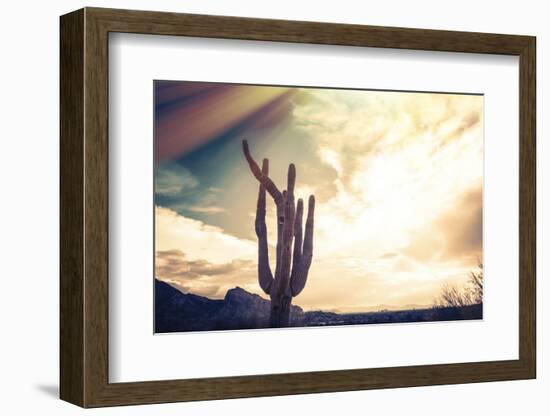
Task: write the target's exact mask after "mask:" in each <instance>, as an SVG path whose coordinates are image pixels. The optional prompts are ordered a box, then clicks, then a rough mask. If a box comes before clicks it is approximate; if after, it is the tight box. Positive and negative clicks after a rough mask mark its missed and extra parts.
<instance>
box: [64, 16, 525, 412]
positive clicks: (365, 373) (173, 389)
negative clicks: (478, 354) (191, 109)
mask: <svg viewBox="0 0 550 416" xmlns="http://www.w3.org/2000/svg"><path fill="white" fill-rule="evenodd" d="M60 29H61V45H60V46H61V51H60V52H61V61H60V63H61V96H60V97H61V121H60V123H61V155H60V156H61V157H60V159H61V177H60V186H61V200H60V204H61V218H60V220H61V243H60V261H61V267H60V279H61V286H60V296H61V301H60V342H61V346H60V361H61V363H60V379H61V382H60V383H61V385H60V396H61V399H63V400H66V401H68V402H71V403H74V404H76V405H79V406H82V407H101V406H115V405H132V404H146V403H163V402H178V401H191V400H213V399H226V398H237V397H258V396H270V395H287V394H303V393H321V392H338V391H351V390H363V389H379V388H397V387H410V386H425V385H440V384H454V383H473V382H487V381H499V380H518V379H530V378H535V377H536V332H535V331H536V325H535V322H536V321H535V319H536V317H535V311H536V305H535V300H536V296H535V282H536V277H535V265H536V255H535V252H536V178H535V172H536V170H535V159H536V158H535V156H536V150H535V127H536V123H535V121H536V119H535V106H536V97H535V52H536V46H535V45H536V43H535V38H534V37H531V36H517V35H501V34H486V33H468V32H452V31H439V30H422V29H404V28H393V27H377V26H362V25H344V24H328V23H314V22H296V21H284V20H263V19H252V18H239V17H225V16H206V15H190V14H177V13H164V12H148V11H130V10H114V9H100V8H85V9H81V10H78V11H75V12H72V13H69V14H67V15H64V16H62V17H61V21H60ZM110 32H126V33H141V34H154V35H174V36H192V37H206V38H224V39H243V40H262V41H277V42H297V43H311V44H330V45H346V46H358V47H361V46H368V47H380V48H396V49H416V50H430V51H448V52H469V53H480V54H503V55H515V56H518V57H519V67H520V80H519V103H520V105H519V109H518V111H519V120H520V130H519V135H520V136H519V137H520V142H519V155H520V156H519V157H520V159H519V160H520V177H519V190H518V192H519V195H520V197H519V201H520V206H519V213H520V216H519V218H520V220H519V261H520V264H519V359H518V360H507V361H490V362H472V363H458V364H437V365H415V366H406V367H390V368H365V369H354V370H338V371H322V372H321V371H320V372H307V373H288V374H265V375H253V376H237V377H219V378H203V379H181V380H170V381H146V382H132V383H109V379H108V360H109V354H108V287H109V285H108V281H109V280H108V279H109V277H108V223H109V215H108V171H109V167H108V140H109V139H108V65H109V62H108V35H109V33H110Z"/></svg>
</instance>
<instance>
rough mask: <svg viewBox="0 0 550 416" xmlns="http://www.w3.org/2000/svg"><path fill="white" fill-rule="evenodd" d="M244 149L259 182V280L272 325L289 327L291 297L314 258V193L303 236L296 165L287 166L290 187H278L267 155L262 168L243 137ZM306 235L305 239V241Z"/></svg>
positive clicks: (257, 217)
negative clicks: (271, 207) (270, 227)
mask: <svg viewBox="0 0 550 416" xmlns="http://www.w3.org/2000/svg"><path fill="white" fill-rule="evenodd" d="M243 152H244V155H245V158H246V160H247V162H248V165H249V167H250V170H251V171H252V174H253V175H254V176H255V177H256V179H257V180H258V182H259V183H260V189H259V192H258V203H257V206H256V223H255V229H256V236H257V237H258V282H259V284H260V287H261V288H262V290H263V291H264V292H265V293H266V294H267V295H269V296H270V298H271V316H270V326H271V327H274V328H280V327H287V326H290V325H291V322H290V305H291V303H292V298H293V297H295V296H298V294H300V292H301V291H302V290H303V289H304V287H305V285H306V282H307V277H308V273H309V268H310V266H311V262H312V258H313V228H314V227H313V225H314V224H313V217H314V212H315V197H314V196H313V195H311V196H310V197H309V201H308V214H307V220H306V225H305V231H304V235H303V236H302V216H303V201H302V200H301V199H298V201H297V202H295V200H294V185H295V182H296V168H295V167H294V165H293V164H290V166H289V167H288V179H287V188H286V190H283V191H282V192H281V191H279V189H278V188H277V186H276V185H275V183H274V182H273V181H272V180H271V179H270V178H269V160H268V159H264V160H263V163H262V169H261V170H260V167H259V166H258V164H257V163H256V161H255V160H254V159H253V158H252V156H251V154H250V150H249V148H248V143H247V142H246V140H244V141H243ZM266 192H267V193H269V195H270V196H271V197H272V198H273V201H274V202H275V206H276V209H277V246H276V256H277V258H276V263H275V276H273V274H272V272H271V266H270V264H269V253H268V240H267V227H266V224H265V216H266ZM302 237H303V241H302Z"/></svg>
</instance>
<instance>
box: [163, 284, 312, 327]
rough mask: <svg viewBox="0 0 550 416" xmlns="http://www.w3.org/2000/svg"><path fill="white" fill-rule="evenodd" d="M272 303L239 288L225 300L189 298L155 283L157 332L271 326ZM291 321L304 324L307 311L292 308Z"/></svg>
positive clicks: (187, 295) (232, 291) (174, 289)
mask: <svg viewBox="0 0 550 416" xmlns="http://www.w3.org/2000/svg"><path fill="white" fill-rule="evenodd" d="M269 311H270V302H269V301H268V300H266V299H263V298H262V297H260V296H258V295H256V294H253V293H249V292H247V291H246V290H244V289H242V288H240V287H236V288H234V289H230V290H228V291H227V293H226V295H225V298H224V299H223V300H222V299H209V298H206V297H203V296H198V295H193V294H190V293H189V294H186V293H182V292H180V291H179V290H178V289H176V288H174V287H172V286H170V285H169V284H168V283H165V282H162V281H160V280H158V279H155V332H157V333H158V332H183V331H214V330H222V329H256V328H267V327H268V326H269ZM290 318H291V320H292V321H293V322H295V323H296V325H298V326H300V325H302V324H303V320H304V311H303V310H302V308H300V307H299V306H294V305H292V306H291V310H290Z"/></svg>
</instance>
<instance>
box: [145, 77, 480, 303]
mask: <svg viewBox="0 0 550 416" xmlns="http://www.w3.org/2000/svg"><path fill="white" fill-rule="evenodd" d="M243 139H246V140H248V143H249V145H250V150H251V152H252V155H253V156H254V158H255V159H256V161H257V162H258V163H261V160H262V159H263V158H268V159H269V161H270V177H271V178H272V179H273V180H274V182H275V183H276V184H277V185H278V186H279V189H283V188H284V186H285V184H286V173H287V170H288V166H289V164H290V163H294V164H295V166H296V191H295V194H296V196H297V198H298V197H301V198H303V199H304V200H307V198H308V196H309V195H311V194H313V195H315V199H316V207H315V230H314V249H313V263H312V266H311V268H310V271H309V276H308V280H307V284H306V286H305V288H304V290H303V291H302V293H300V294H299V295H298V296H297V297H296V298H294V299H293V304H297V305H299V306H301V307H302V308H303V309H304V310H331V311H339V312H360V311H370V310H379V309H385V308H388V307H391V308H396V309H398V308H403V309H406V308H409V307H418V306H425V305H432V304H433V302H434V300H435V299H436V298H437V296H438V294H439V293H440V291H441V289H442V288H443V286H444V285H446V284H453V285H457V286H462V285H464V284H466V281H467V279H468V273H469V272H470V271H473V270H476V267H477V264H478V262H479V261H481V260H482V200H483V198H482V195H483V189H482V188H483V96H481V95H460V94H441V93H417V92H415V93H410V92H390V91H370V90H342V89H320V88H287V87H273V86H254V85H240V84H223V83H201V82H185V81H156V82H155V268H156V270H155V273H156V277H157V278H159V279H161V280H164V281H167V282H169V283H171V284H172V285H174V286H176V287H177V288H179V289H180V290H181V291H182V292H184V293H194V294H198V295H201V296H206V297H209V298H216V299H219V298H223V297H224V296H225V293H226V292H227V290H229V289H231V288H234V287H236V286H239V287H242V288H244V289H246V290H247V291H249V292H252V293H257V294H259V295H261V296H263V297H264V298H267V295H265V294H264V293H263V292H262V291H261V289H260V286H259V284H258V277H257V250H258V249H257V238H256V235H255V231H254V218H255V210H256V200H257V196H258V182H257V180H256V179H255V178H254V177H253V176H252V173H251V172H250V170H249V168H248V165H247V163H246V160H245V159H244V156H243V154H242V147H241V142H242V140H243ZM266 221H267V227H268V241H269V245H270V261H271V264H272V270H274V259H275V256H274V250H275V244H276V233H275V230H276V229H275V224H276V218H275V206H274V203H273V201H272V200H271V198H269V195H268V207H267V219H266Z"/></svg>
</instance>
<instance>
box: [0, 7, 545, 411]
mask: <svg viewBox="0 0 550 416" xmlns="http://www.w3.org/2000/svg"><path fill="white" fill-rule="evenodd" d="M545 3H546V2H544V1H540V0H539V1H537V0H523V1H521V2H509V1H503V0H501V1H494V0H493V1H485V2H480V1H479V0H478V1H470V0H462V1H460V2H444V1H410V0H409V1H407V0H402V1H391V0H386V1H384V2H379V1H377V2H372V5H369V4H368V3H367V2H359V1H352V0H349V1H348V0H338V1H315V2H307V1H301V2H300V1H297V0H291V1H289V0H278V1H270V2H266V1H252V0H250V1H247V0H230V1H229V0H228V1H225V2H220V1H215V0H202V1H199V0H193V1H190V0H187V1H186V0H180V1H166V0H165V1H159V0H157V1H151V0H149V1H146V0H134V1H131V0H125V1H116V2H115V1H111V2H107V1H91V0H90V1H89V2H82V1H68V0H52V1H48V2H38V1H36V2H29V1H19V2H17V3H16V2H5V3H4V4H3V5H2V6H3V7H2V14H1V17H0V30H1V31H2V33H1V37H0V42H1V45H2V49H1V52H2V54H1V55H0V56H1V63H0V72H1V77H0V83H1V84H0V85H1V87H0V97H1V98H2V99H1V100H0V120H1V122H0V146H1V151H0V169H1V173H0V181H1V182H0V186H1V188H0V189H1V190H2V196H3V198H2V203H1V204H0V211H1V212H0V244H1V250H0V253H1V254H0V264H1V266H2V267H1V268H0V279H1V285H0V308H1V310H0V319H1V320H0V322H1V326H0V329H1V331H2V332H1V337H2V341H1V342H0V391H1V394H0V397H1V398H0V410H2V413H3V414H31V412H32V411H34V412H35V413H37V412H40V413H41V414H55V415H70V414H78V413H79V412H82V410H80V409H79V408H77V407H75V406H72V405H69V404H67V403H64V402H61V401H59V400H58V399H57V395H58V387H57V386H58V302H59V299H58V291H59V290H58V289H59V286H58V270H59V266H58V255H59V252H58V235H59V234H58V228H59V223H58V207H59V205H58V192H59V186H58V182H59V181H58V174H59V170H58V163H59V147H58V131H59V128H58V124H59V123H58V114H59V113H58V105H59V100H58V89H59V75H58V74H59V72H58V71H59V65H58V61H59V50H58V49H59V46H58V44H59V35H58V32H59V30H58V29H59V26H58V24H59V23H58V16H59V15H61V14H64V13H66V12H69V11H71V10H74V9H77V8H80V7H82V6H103V7H118V8H133V9H146V10H152V9H155V10H166V11H176V12H189V13H209V14H225V15H241V16H253V17H266V18H267V17H268V18H276V19H296V20H318V21H327V22H329V21H330V22H342V23H362V24H373V25H387V26H407V27H421V28H433V29H453V30H468V31H480V32H500V33H513V34H529V35H536V36H537V38H538V39H537V42H538V47H537V53H538V64H537V72H538V84H537V94H538V129H537V134H538V166H539V167H538V186H537V187H538V195H539V197H538V213H539V219H538V260H539V264H538V317H539V321H538V330H539V343H538V345H539V361H538V379H537V380H534V381H517V382H500V383H485V384H470V385H459V386H439V387H422V388H409V389H399V390H380V391H367V392H352V393H339V394H317V395H305V396H288V397H273V398H261V399H244V400H225V401H218V402H201V403H188V404H167V405H156V406H139V407H133V408H113V409H104V410H92V411H88V412H87V413H88V414H103V415H111V414H115V415H116V414H118V415H121V414H125V415H126V414H130V415H133V414H136V415H137V414H143V415H153V414H155V415H162V414H178V415H181V414H192V415H210V414H219V413H222V414H241V415H242V414H261V415H262V416H263V415H270V414H281V413H283V414H293V415H294V414H300V413H302V414H304V413H306V412H307V413H312V414H320V415H325V414H326V415H329V414H330V415H332V414H346V415H347V414H374V415H376V414H380V413H383V414H388V415H394V414H404V413H406V414H411V415H442V414H444V415H449V416H450V415H464V414H475V415H481V414H499V415H507V414H528V415H546V414H548V412H549V410H550V400H549V399H548V390H549V388H550V361H549V360H547V359H546V357H545V351H544V347H545V346H546V344H547V342H546V341H547V340H548V331H546V332H543V331H542V326H543V325H544V324H545V319H546V318H547V310H546V309H545V308H544V305H543V302H544V301H545V300H550V294H549V288H550V286H549V285H546V284H545V282H544V272H545V270H543V263H544V264H546V262H545V259H544V250H543V240H547V239H548V234H549V232H550V229H549V226H548V223H547V222H544V221H543V218H542V212H543V211H545V209H548V208H549V204H550V201H549V200H548V195H547V194H548V192H546V193H543V186H544V185H543V184H544V183H545V182H546V180H547V179H549V178H548V175H549V173H548V172H549V171H550V170H549V169H547V168H545V167H544V166H543V165H544V164H548V163H550V146H549V145H548V144H547V143H545V140H544V133H545V131H544V130H543V126H542V125H543V118H544V115H545V102H547V101H549V99H550V89H549V88H548V87H549V85H548V80H547V79H548V78H547V76H546V77H545V75H546V74H545V72H546V73H548V71H550V66H549V67H545V62H546V60H547V58H548V56H550V26H549V25H548V12H547V11H546V10H545V6H546V4H545ZM545 199H546V200H545ZM545 237H546V238H545Z"/></svg>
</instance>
